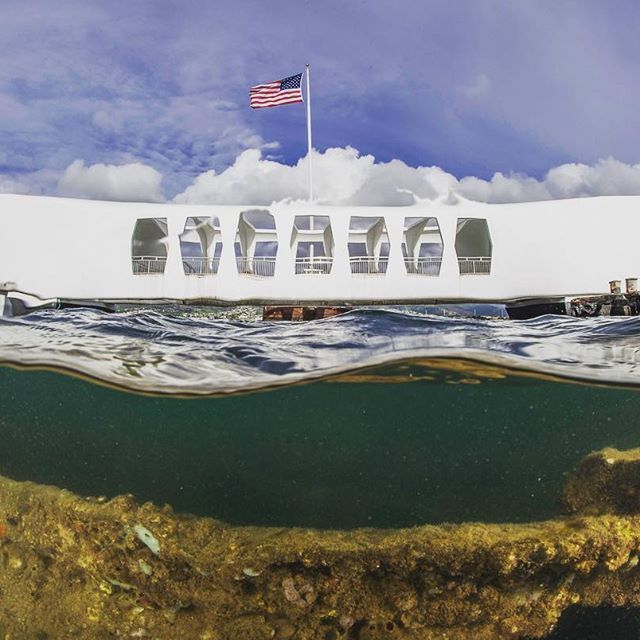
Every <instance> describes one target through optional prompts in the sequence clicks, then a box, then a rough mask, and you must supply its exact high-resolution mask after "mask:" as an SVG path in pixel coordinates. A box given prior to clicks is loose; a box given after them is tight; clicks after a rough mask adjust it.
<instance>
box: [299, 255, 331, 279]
mask: <svg viewBox="0 0 640 640" xmlns="http://www.w3.org/2000/svg"><path fill="white" fill-rule="evenodd" d="M332 264H333V258H327V257H324V256H323V257H320V256H318V257H313V258H296V263H295V272H296V275H301V274H324V275H326V274H328V273H331V265H332Z"/></svg>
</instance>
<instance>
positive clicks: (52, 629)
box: [0, 450, 640, 640]
mask: <svg viewBox="0 0 640 640" xmlns="http://www.w3.org/2000/svg"><path fill="white" fill-rule="evenodd" d="M637 455H638V453H637V452H615V451H614V450H606V451H605V452H600V453H599V454H592V455H591V456H589V457H588V458H587V459H586V460H585V461H584V462H583V463H582V464H581V465H580V467H579V468H578V470H577V471H576V473H575V474H574V475H573V476H572V477H571V479H570V480H569V482H568V484H567V488H566V489H565V493H564V498H563V500H564V503H565V505H566V508H567V509H569V510H571V511H574V512H575V511H580V512H581V513H579V514H578V515H574V516H571V517H563V518H557V519H552V520H548V521H546V522H538V523H530V524H500V525H493V524H478V523H476V524H462V525H442V526H422V527H414V528H408V529H397V530H375V529H359V530H355V531H316V530H311V529H295V528H268V527H234V526H229V525H226V524H224V523H221V522H218V521H215V520H212V519H208V518H196V517H191V516H184V515H176V514H174V513H173V512H172V510H171V509H170V508H168V507H164V508H159V507H156V506H155V505H153V504H150V503H146V504H138V503H136V501H135V500H134V499H133V497H132V496H121V497H117V498H114V499H112V500H108V501H106V500H104V499H91V498H82V497H79V496H76V495H73V494H71V493H69V492H67V491H64V490H60V489H57V488H54V487H46V486H41V485H36V484H33V483H29V482H15V481H12V480H9V479H7V478H2V477H0V638H36V637H37V638H81V639H84V638H87V639H91V640H93V639H95V638H113V637H123V638H128V637H131V638H145V637H147V638H158V639H165V638H185V639H191V638H193V639H200V640H227V639H228V640H236V639H238V638H242V639H243V640H245V639H246V640H252V639H263V638H264V639H273V638H275V639H280V640H287V639H289V638H291V639H294V638H295V639H296V640H316V639H318V640H341V639H344V640H365V639H367V638H370V639H376V638H406V639H413V640H418V639H419V640H436V639H443V638H447V639H448V640H463V639H464V640H471V639H473V640H489V639H491V640H496V639H497V640H500V639H505V640H506V639H515V638H542V637H544V636H545V635H547V634H548V633H549V632H550V631H551V630H552V629H553V627H554V625H555V624H556V622H557V621H558V619H559V618H560V616H561V615H562V613H563V611H565V610H566V609H567V608H569V607H571V606H572V605H581V606H585V607H597V606H602V605H609V606H615V607H621V606H640V562H639V558H640V515H638V514H636V513H635V512H634V509H633V505H634V504H635V502H634V501H633V499H632V498H630V497H629V498H628V499H627V500H622V499H621V497H620V495H619V493H620V492H619V490H618V489H619V487H620V486H623V487H625V489H624V490H623V494H624V495H627V496H633V495H634V494H633V493H632V492H631V491H630V488H633V487H635V486H636V485H637V477H638V473H637V471H638V470H639V469H640V468H639V467H638V466H637V462H636V460H637ZM610 459H611V460H613V462H610V461H609V460H610ZM598 509H602V510H603V511H606V513H597V511H598ZM587 512H589V514H588V515H587Z"/></svg>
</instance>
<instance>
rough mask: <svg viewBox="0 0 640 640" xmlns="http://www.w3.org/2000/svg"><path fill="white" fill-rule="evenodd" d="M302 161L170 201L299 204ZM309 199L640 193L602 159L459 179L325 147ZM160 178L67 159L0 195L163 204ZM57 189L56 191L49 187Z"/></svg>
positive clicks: (228, 175)
mask: <svg viewBox="0 0 640 640" xmlns="http://www.w3.org/2000/svg"><path fill="white" fill-rule="evenodd" d="M308 171H309V165H308V158H306V157H305V158H301V159H300V160H298V162H297V163H296V164H295V165H287V164H284V163H282V162H278V161H276V160H273V159H269V158H264V157H263V155H262V152H261V151H260V149H248V150H246V151H244V152H242V153H240V154H239V155H238V156H237V157H236V159H235V162H234V163H233V164H232V165H231V166H229V167H228V168H227V169H225V170H224V171H221V172H219V173H218V172H216V171H213V170H211V171H206V172H204V173H201V174H200V175H198V176H197V177H196V178H195V179H194V180H193V182H192V183H191V185H189V186H188V187H187V188H186V189H185V190H184V191H183V192H182V193H180V194H178V195H177V196H175V198H174V199H173V201H174V202H177V203H186V204H263V205H267V204H271V203H272V202H277V201H282V200H287V199H290V200H305V199H306V198H307V195H308V176H309V173H308ZM313 175H314V190H315V196H316V199H317V200H318V201H319V202H321V203H325V204H334V205H339V204H345V205H347V204H348V205H409V204H412V203H413V202H414V199H416V198H417V199H418V200H421V201H426V202H428V201H435V200H440V201H442V202H455V201H456V199H455V198H450V195H451V194H458V195H460V196H462V197H463V198H466V199H468V200H473V201H477V202H489V203H507V202H531V201H536V200H552V199H562V198H577V197H588V196H599V195H640V164H636V165H630V164H625V163H624V162H620V161H619V160H615V159H614V158H607V159H604V160H600V161H598V162H597V163H595V164H594V165H586V164H574V163H570V164H563V165H560V166H558V167H554V168H552V169H550V170H549V171H548V172H547V173H546V175H545V176H544V177H543V178H542V179H539V180H538V179H536V178H532V177H530V176H527V175H522V174H509V175H505V174H503V173H495V174H494V175H493V177H492V178H491V179H490V180H484V179H481V178H476V177H473V176H467V177H464V178H461V179H458V178H456V177H455V176H454V175H453V174H451V173H448V172H446V171H444V170H443V169H441V168H440V167H436V166H432V167H411V166H409V165H407V164H406V163H404V162H402V161H401V160H391V161H390V162H376V161H375V158H374V157H373V156H371V155H360V153H359V152H358V151H357V150H356V149H354V148H352V147H345V148H334V149H327V150H326V151H325V152H324V153H318V152H314V155H313ZM162 180H163V176H162V174H161V173H160V172H159V171H158V170H156V169H154V168H153V167H151V166H149V165H145V164H142V163H140V162H131V163H128V164H122V165H105V164H94V165H90V166H87V165H85V163H84V161H82V160H76V161H74V162H72V163H71V164H70V165H69V166H68V167H67V168H66V170H65V171H64V173H63V174H62V176H60V174H59V173H58V172H55V171H53V170H40V171H36V172H32V173H28V174H22V175H19V176H9V175H0V193H32V194H42V193H44V194H46V193H56V194H58V195H66V196H72V197H79V198H89V199H96V200H122V201H133V202H162V201H164V200H165V195H164V193H163V190H162ZM56 185H57V186H56Z"/></svg>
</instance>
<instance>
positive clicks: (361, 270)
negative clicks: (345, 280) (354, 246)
mask: <svg viewBox="0 0 640 640" xmlns="http://www.w3.org/2000/svg"><path fill="white" fill-rule="evenodd" d="M388 264H389V258H378V260H376V259H375V258H374V257H372V256H358V257H356V258H349V265H350V266H351V273H354V274H358V275H377V274H384V273H387V265H388Z"/></svg>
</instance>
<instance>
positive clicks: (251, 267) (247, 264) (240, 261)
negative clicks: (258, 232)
mask: <svg viewBox="0 0 640 640" xmlns="http://www.w3.org/2000/svg"><path fill="white" fill-rule="evenodd" d="M236 264H237V265H238V273H240V274H245V275H252V276H261V277H267V278H270V277H271V276H273V275H274V273H275V271H276V259H275V258H238V257H236Z"/></svg>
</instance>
